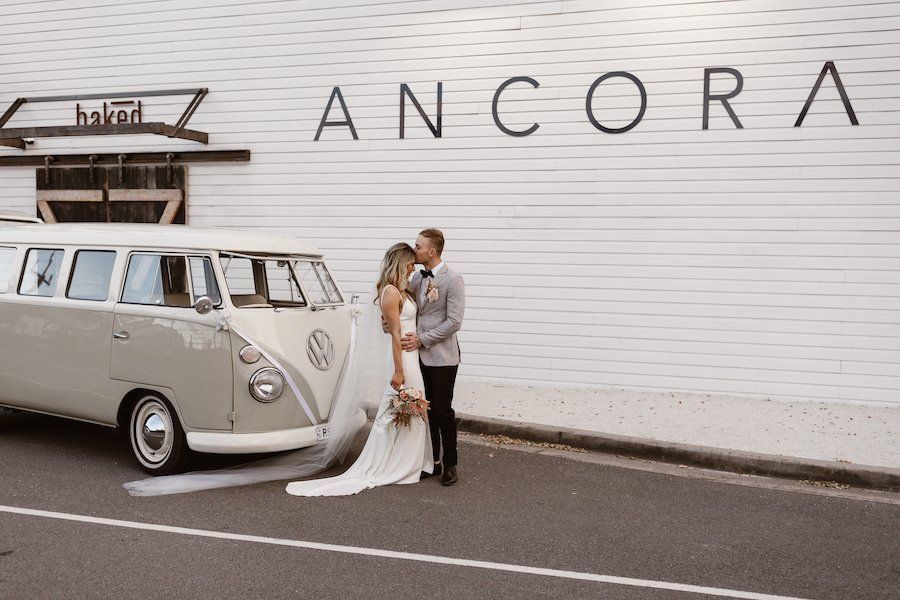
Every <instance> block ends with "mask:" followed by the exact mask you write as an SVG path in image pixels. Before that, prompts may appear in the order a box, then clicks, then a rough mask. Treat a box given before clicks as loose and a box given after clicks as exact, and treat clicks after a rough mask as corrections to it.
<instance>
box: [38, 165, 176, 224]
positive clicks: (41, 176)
mask: <svg viewBox="0 0 900 600" xmlns="http://www.w3.org/2000/svg"><path fill="white" fill-rule="evenodd" d="M186 181H187V168H186V167H183V166H166V165H148V166H122V167H93V168H91V167H72V168H68V167H67V168H50V169H46V168H44V169H37V170H36V184H37V209H38V213H39V214H40V215H41V217H42V218H43V219H44V221H45V222H47V223H74V222H93V223H167V224H168V223H181V224H183V223H185V216H186V210H185V208H186V207H185V203H186V199H187V197H186V194H185V191H186V186H185V183H186Z"/></svg>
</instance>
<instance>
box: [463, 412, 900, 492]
mask: <svg viewBox="0 0 900 600" xmlns="http://www.w3.org/2000/svg"><path fill="white" fill-rule="evenodd" d="M457 423H458V427H459V429H460V430H462V431H467V432H470V433H484V434H489V435H506V436H509V437H512V438H519V439H524V440H529V441H532V442H548V443H552V444H566V445H569V446H574V447H576V448H583V449H585V450H594V451H598V452H603V453H607V454H617V455H625V456H635V457H640V458H646V459H650V460H656V461H662V462H667V463H674V464H682V465H692V466H696V467H704V468H708V469H717V470H720V471H732V472H734V473H744V474H748V475H767V476H770V477H782V478H787V479H808V480H813V481H836V482H838V483H845V484H848V485H852V486H854V487H861V488H867V489H875V490H885V491H891V492H898V491H900V469H892V468H890V467H876V466H868V465H854V464H850V463H841V462H833V461H827V460H815V459H810V458H797V457H792V456H781V455H777V454H762V453H758V452H745V451H742V450H728V449H724V448H713V447H710V446H696V445H692V444H679V443H675V442H663V441H658V440H652V439H648V438H637V437H629V436H624V435H614V434H609V433H600V432H596V431H587V430H584V429H573V428H570V427H557V426H552V425H537V424H534V423H523V422H520V421H508V420H505V419H496V418H493V417H478V416H474V415H463V414H457Z"/></svg>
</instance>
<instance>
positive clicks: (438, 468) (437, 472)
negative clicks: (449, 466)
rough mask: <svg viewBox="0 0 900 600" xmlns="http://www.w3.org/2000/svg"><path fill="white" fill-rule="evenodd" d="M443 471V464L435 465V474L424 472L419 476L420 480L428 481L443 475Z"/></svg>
mask: <svg viewBox="0 0 900 600" xmlns="http://www.w3.org/2000/svg"><path fill="white" fill-rule="evenodd" d="M442 471H443V468H442V466H441V463H435V465H434V472H433V473H429V472H428V471H422V474H421V475H419V480H420V481H421V480H422V479H428V478H429V477H431V476H435V477H437V476H438V475H440V474H441V472H442Z"/></svg>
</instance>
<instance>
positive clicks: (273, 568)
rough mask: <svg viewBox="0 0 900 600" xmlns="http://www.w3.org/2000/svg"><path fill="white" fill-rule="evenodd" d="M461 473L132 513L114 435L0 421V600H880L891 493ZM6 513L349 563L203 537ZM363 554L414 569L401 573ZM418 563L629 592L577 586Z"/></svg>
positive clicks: (129, 472) (484, 448)
mask: <svg viewBox="0 0 900 600" xmlns="http://www.w3.org/2000/svg"><path fill="white" fill-rule="evenodd" d="M526 450H527V449H526ZM226 462H227V461H226ZM205 464H209V465H218V464H222V461H220V460H212V461H207V462H206V463H205ZM460 464H461V467H460V475H461V482H460V483H459V484H458V485H456V486H454V487H451V488H445V487H443V486H441V485H440V484H439V483H438V482H437V481H435V480H434V479H429V480H425V481H422V482H420V483H418V484H416V485H413V486H389V487H383V488H376V489H374V490H369V491H365V492H363V493H361V494H359V495H358V496H354V497H347V498H297V497H293V496H290V495H288V494H286V493H285V492H284V483H283V482H282V483H267V484H259V485H254V486H248V487H243V488H232V489H224V490H212V491H205V492H196V493H193V494H184V495H176V496H163V497H151V498H139V497H131V496H129V495H128V494H127V493H126V492H125V491H124V490H123V489H122V487H121V485H122V483H123V482H126V481H130V480H133V479H137V478H140V477H141V476H142V473H141V472H140V470H139V469H138V468H137V467H136V465H135V464H133V462H132V459H131V457H130V455H129V454H128V452H127V447H126V445H125V443H124V441H123V440H122V439H121V438H120V437H119V436H116V435H114V434H113V432H112V430H108V429H105V428H102V427H97V426H93V425H87V424H81V423H73V422H69V421H63V420H59V419H54V418H50V417H43V416H37V415H24V414H9V413H2V412H0V505H2V506H0V598H3V599H7V598H10V599H20V598H22V599H26V598H27V599H42V598H54V599H55V598H124V597H141V598H147V599H155V598H198V599H199V598H216V599H218V598H365V599H367V600H375V599H380V598H410V599H422V598H516V599H519V598H603V599H618V598H622V599H637V598H641V599H643V598H649V599H673V600H674V599H679V600H680V599H686V598H714V597H716V596H715V595H710V594H699V593H690V592H685V591H678V590H677V589H672V586H673V585H677V584H688V585H694V586H705V587H715V588H723V589H726V590H732V591H733V592H734V593H738V592H745V593H747V592H754V593H758V594H771V595H779V596H788V597H799V598H837V599H841V600H844V599H847V598H865V599H867V600H868V599H876V598H897V597H898V595H897V594H898V589H900V499H898V497H897V496H896V495H890V494H866V493H854V492H853V491H852V490H849V491H847V492H841V491H834V490H829V489H827V488H823V489H819V488H815V487H811V486H804V485H799V484H792V483H782V482H778V481H774V480H767V479H761V478H747V477H740V476H734V475H724V474H722V475H718V474H715V473H710V472H704V471H697V470H694V469H678V468H677V467H669V466H662V465H654V464H651V463H645V462H637V461H627V460H617V459H615V458H612V457H604V456H600V455H585V454H572V453H566V452H551V453H549V454H546V453H536V452H534V451H533V450H532V451H525V450H522V449H518V448H516V447H508V446H502V447H500V446H497V445H492V444H489V443H485V442H484V441H480V440H478V439H475V438H469V439H468V440H467V441H464V442H463V443H462V445H461V447H460ZM4 507H6V509H4ZM8 507H14V508H15V509H37V510H42V511H53V512H56V513H64V515H63V516H65V515H88V516H94V517H104V518H109V519H117V520H122V521H128V522H137V523H146V524H153V525H166V526H177V527H184V528H191V529H193V530H203V532H210V531H211V532H228V533H230V534H248V535H253V536H262V537H263V538H278V539H279V540H294V541H297V540H299V541H302V542H319V543H324V544H333V545H341V546H346V547H352V548H350V549H349V550H348V549H347V548H344V549H341V550H342V551H335V549H334V548H332V549H316V548H308V547H293V546H285V545H279V543H273V542H272V541H271V540H267V539H258V540H256V541H248V540H245V539H217V538H211V537H207V536H206V535H207V534H203V535H196V534H190V533H189V534H184V533H174V532H171V531H157V530H142V529H134V528H133V527H134V526H133V525H130V526H122V525H121V524H117V523H110V524H97V523H88V522H81V521H70V520H63V519H61V518H52V517H50V516H48V515H29V514H21V513H17V512H10V510H9V509H8ZM71 518H80V517H71ZM369 549H378V550H389V551H398V552H408V553H416V554H419V555H427V556H426V557H425V559H416V560H401V559H398V558H393V557H388V556H384V555H383V553H382V555H370V554H365V552H370V550H369ZM430 557H439V558H438V559H434V560H438V561H441V560H443V558H445V557H449V558H451V559H470V560H477V561H487V562H489V563H503V564H508V565H519V566H523V567H532V568H543V569H556V570H561V571H571V572H576V573H586V574H592V575H601V576H612V577H624V578H632V579H631V580H628V581H627V582H611V581H610V580H608V579H604V580H601V581H588V580H578V579H572V578H566V577H557V576H549V575H547V574H540V573H537V574H536V573H533V572H510V571H503V570H497V569H496V568H493V567H491V566H490V565H487V567H486V568H481V567H473V566H461V565H458V564H445V563H442V562H426V560H433V559H432V558H430ZM642 582H643V583H642ZM654 582H662V583H664V584H665V586H668V589H656V588H653V587H650V586H652V585H656V584H655V583H654ZM623 583H628V585H625V584H623ZM665 586H664V587H665ZM724 597H727V596H724ZM731 597H739V596H736V595H732V596H731ZM746 597H751V596H746Z"/></svg>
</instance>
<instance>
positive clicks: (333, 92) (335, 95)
mask: <svg viewBox="0 0 900 600" xmlns="http://www.w3.org/2000/svg"><path fill="white" fill-rule="evenodd" d="M335 98H337V99H338V102H340V103H341V110H342V111H343V112H344V120H343V121H328V120H327V119H328V113H329V112H331V104H332V103H333V102H334V99H335ZM344 125H347V126H348V127H350V133H351V134H353V139H354V140H358V139H359V136H358V135H356V128H355V127H354V126H353V119H351V118H350V112H349V111H348V110H347V104H346V103H344V96H343V95H342V94H341V88H339V87H335V88H334V89H333V90H331V97H330V98H329V99H328V105H327V106H325V112H324V113H323V114H322V120H321V121H319V130H318V131H316V138H315V140H313V141H316V142H318V141H319V136H320V135H322V129H323V128H325V127H343V126H344Z"/></svg>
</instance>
